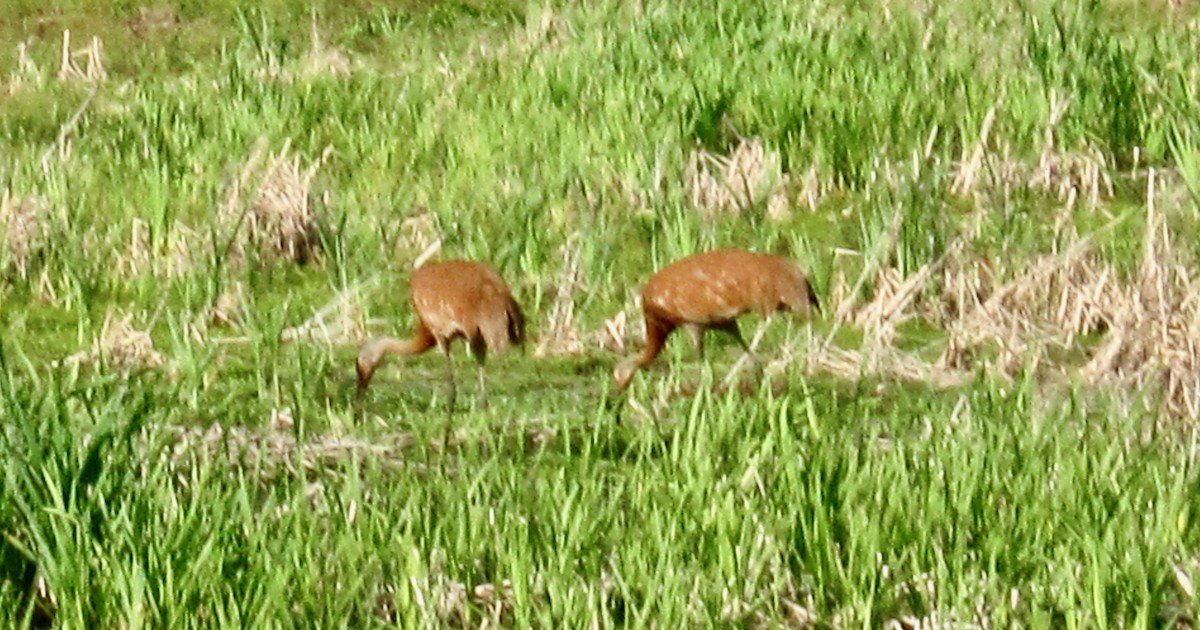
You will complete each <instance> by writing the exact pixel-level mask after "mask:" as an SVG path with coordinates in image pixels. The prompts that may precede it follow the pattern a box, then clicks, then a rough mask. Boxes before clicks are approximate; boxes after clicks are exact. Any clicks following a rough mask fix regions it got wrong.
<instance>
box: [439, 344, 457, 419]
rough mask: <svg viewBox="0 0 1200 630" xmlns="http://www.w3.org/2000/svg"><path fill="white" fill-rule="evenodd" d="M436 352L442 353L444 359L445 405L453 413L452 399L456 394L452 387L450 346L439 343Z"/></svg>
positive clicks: (452, 363) (452, 366) (452, 371)
mask: <svg viewBox="0 0 1200 630" xmlns="http://www.w3.org/2000/svg"><path fill="white" fill-rule="evenodd" d="M438 350H441V351H442V356H445V357H446V383H447V386H448V388H449V389H448V391H447V392H446V405H447V407H449V408H450V411H451V412H453V411H454V399H455V398H456V396H455V395H456V394H457V391H456V390H457V387H455V385H454V362H453V361H452V360H451V359H450V344H449V342H439V343H438Z"/></svg>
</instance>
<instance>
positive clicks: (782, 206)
mask: <svg viewBox="0 0 1200 630" xmlns="http://www.w3.org/2000/svg"><path fill="white" fill-rule="evenodd" d="M811 175H812V177H813V178H814V179H815V171H814V172H813V173H812V174H811ZM789 181H790V180H789V177H788V175H787V174H786V173H784V172H783V169H782V167H781V163H780V159H779V154H777V153H776V152H775V151H771V150H768V149H767V148H766V147H765V146H764V145H763V143H762V141H761V140H759V139H758V138H747V139H743V140H742V141H741V142H739V143H738V145H737V147H735V148H734V150H733V152H732V153H731V154H730V155H728V156H722V155H716V154H713V153H711V152H709V151H705V150H703V149H698V150H696V151H693V152H692V153H691V155H689V156H688V162H687V167H686V169H685V171H684V187H685V189H686V190H687V195H688V199H689V200H690V201H691V203H692V206H693V207H695V208H696V209H697V210H699V211H700V212H701V213H702V214H703V215H704V216H705V217H708V218H712V217H716V216H720V215H731V214H732V215H737V214H742V213H744V212H746V211H747V210H749V209H750V208H751V207H754V206H755V205H757V204H763V205H764V206H765V208H766V215H767V217H768V218H770V219H772V220H786V219H787V218H788V217H790V216H791V208H790V205H791V202H790V200H789V199H788V194H787V188H788V184H789ZM805 181H806V182H807V180H805ZM813 194H815V193H814V192H813V191H812V190H811V189H810V190H809V194H808V196H809V197H811V196H812V195H813ZM813 205H815V202H812V201H811V200H810V207H811V206H813Z"/></svg>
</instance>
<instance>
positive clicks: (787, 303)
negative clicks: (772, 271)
mask: <svg viewBox="0 0 1200 630" xmlns="http://www.w3.org/2000/svg"><path fill="white" fill-rule="evenodd" d="M782 275H783V277H782V278H780V284H779V285H777V286H778V290H779V307H780V310H788V311H791V312H793V313H797V314H799V315H811V314H812V313H820V312H821V301H820V300H818V299H817V293H816V291H813V287H812V283H811V282H809V281H808V276H806V275H805V274H804V272H803V271H802V270H801V269H800V267H799V266H797V265H795V264H794V263H793V264H790V265H788V273H786V274H782Z"/></svg>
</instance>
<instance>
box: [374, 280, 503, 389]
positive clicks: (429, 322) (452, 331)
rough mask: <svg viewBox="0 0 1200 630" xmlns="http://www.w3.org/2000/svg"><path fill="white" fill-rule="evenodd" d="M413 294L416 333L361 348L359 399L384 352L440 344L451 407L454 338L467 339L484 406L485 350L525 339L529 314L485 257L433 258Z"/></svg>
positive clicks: (415, 351)
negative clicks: (525, 312)
mask: <svg viewBox="0 0 1200 630" xmlns="http://www.w3.org/2000/svg"><path fill="white" fill-rule="evenodd" d="M410 294H411V295H410V297H411V300H412V305H413V309H414V310H415V311H416V312H417V328H416V330H415V331H413V335H412V337H410V338H408V339H395V338H393V337H376V338H374V339H370V340H368V341H366V342H364V343H363V344H362V346H361V347H360V348H359V351H358V392H357V397H358V399H360V400H361V399H362V396H363V392H365V391H366V389H367V385H368V384H369V383H370V382H371V376H372V375H373V374H374V373H375V370H376V369H378V367H379V365H380V363H382V362H383V359H384V357H385V356H387V355H388V354H401V355H414V354H421V353H422V352H425V351H427V350H429V349H430V348H432V347H434V346H437V347H438V349H439V350H441V351H442V354H443V355H445V357H446V377H447V379H448V382H449V393H448V395H447V400H448V403H449V407H450V408H451V409H453V408H454V399H455V389H456V388H455V383H454V366H453V364H452V362H451V359H450V344H451V342H453V341H454V340H455V339H463V340H465V341H466V342H467V345H468V346H469V347H470V349H471V354H472V355H473V356H474V358H475V362H476V364H477V365H478V369H479V399H480V406H483V407H486V406H487V384H486V382H485V381H484V362H485V361H486V359H487V353H488V352H489V351H491V352H498V351H502V350H504V349H505V348H508V347H509V346H511V345H517V346H519V345H521V344H523V343H524V342H525V316H524V314H522V313H521V307H520V305H518V304H517V301H516V300H514V299H513V296H512V291H511V290H510V289H509V288H508V284H507V283H506V282H505V281H504V278H502V277H500V274H499V273H497V272H496V270H495V269H493V268H492V267H490V266H488V265H486V264H483V263H478V262H471V261H466V260H451V261H446V262H438V263H429V264H426V265H424V266H423V267H421V268H419V269H417V270H416V271H414V272H413V274H412V283H411V288H410Z"/></svg>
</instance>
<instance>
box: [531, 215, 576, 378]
mask: <svg viewBox="0 0 1200 630" xmlns="http://www.w3.org/2000/svg"><path fill="white" fill-rule="evenodd" d="M582 238H583V235H582V234H580V233H579V232H573V233H571V235H570V236H568V237H567V239H566V240H565V241H564V242H563V244H562V245H561V246H559V256H558V258H559V259H560V260H562V271H561V272H560V273H559V276H558V278H557V282H556V286H555V289H554V301H553V302H552V303H551V306H550V313H549V314H548V315H547V322H546V327H545V328H544V329H543V331H542V333H541V334H540V335H539V336H538V342H537V346H536V347H535V348H534V352H533V355H534V356H535V357H546V356H552V355H572V354H580V353H581V352H583V351H584V339H583V336H582V334H581V333H580V331H579V323H578V321H577V320H576V316H575V300H576V298H577V297H578V295H579V294H580V293H582V292H584V291H585V290H586V288H585V285H584V278H583V270H582V268H581V266H580V263H581V261H582V258H583V256H582V246H581V243H580V240H581V239H582Z"/></svg>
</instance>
